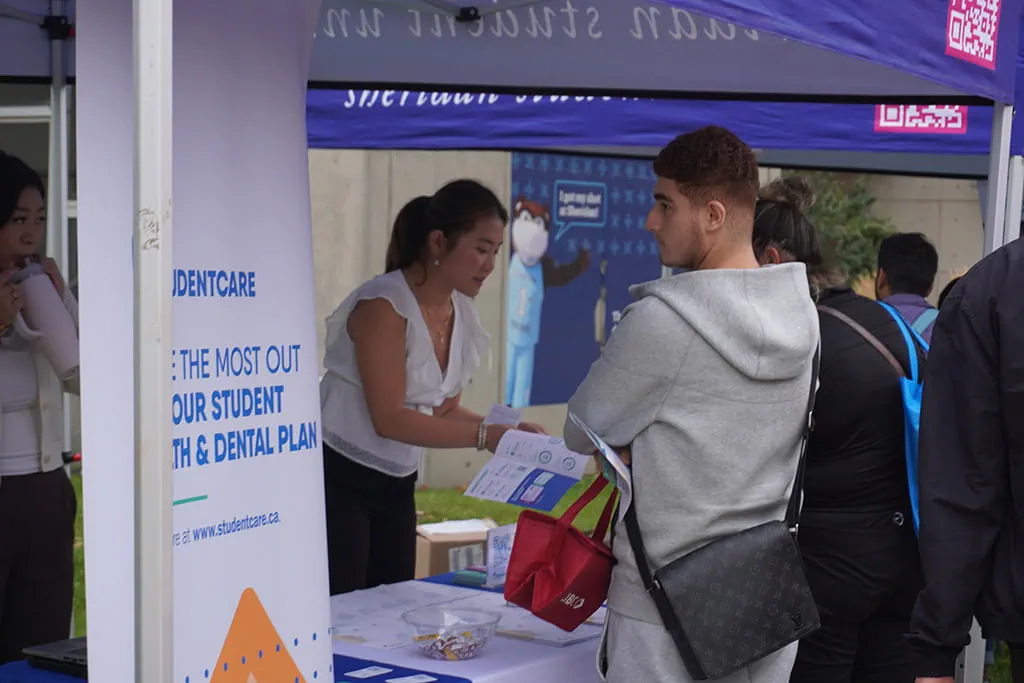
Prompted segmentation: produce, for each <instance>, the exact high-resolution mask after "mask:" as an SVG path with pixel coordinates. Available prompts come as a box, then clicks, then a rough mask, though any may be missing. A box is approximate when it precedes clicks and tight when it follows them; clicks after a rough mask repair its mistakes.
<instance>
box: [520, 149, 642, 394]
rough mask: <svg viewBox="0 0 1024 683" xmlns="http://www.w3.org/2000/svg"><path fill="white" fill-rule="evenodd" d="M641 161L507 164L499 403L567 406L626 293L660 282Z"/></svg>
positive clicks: (524, 157)
mask: <svg viewBox="0 0 1024 683" xmlns="http://www.w3.org/2000/svg"><path fill="white" fill-rule="evenodd" d="M653 187H654V175H653V172H652V171H651V164H650V162H649V161H646V160H644V161H639V160H632V159H615V158H601V157H585V158H580V157H576V156H569V155H561V154H544V153H514V154H513V155H512V197H513V201H514V209H515V211H514V214H515V215H514V216H513V220H512V256H511V262H510V263H509V276H508V278H509V281H508V289H507V291H508V304H507V306H506V311H507V321H506V325H507V327H506V349H505V354H506V355H505V361H506V369H507V373H506V378H505V379H506V381H505V386H506V396H505V399H506V403H508V404H509V405H512V406H513V407H517V408H521V407H525V406H527V405H547V404H557V403H565V402H566V401H567V400H568V399H569V397H570V396H571V395H572V393H573V391H575V389H576V387H577V386H579V384H580V382H581V381H583V378H584V376H586V373H587V370H588V369H589V368H590V365H591V363H593V362H594V361H595V360H597V357H598V354H599V352H600V348H601V344H602V342H603V341H604V340H605V339H607V336H608V334H609V333H610V331H611V329H612V327H613V326H614V324H615V322H616V321H617V320H618V317H619V316H620V315H621V312H622V310H623V309H624V308H625V307H626V306H627V305H628V304H629V303H630V301H631V300H632V299H631V297H630V295H629V291H628V287H629V286H630V285H632V284H636V283H639V282H645V281H648V280H653V279H656V278H658V277H659V276H660V275H661V263H660V261H659V260H658V253H657V247H656V246H655V243H654V240H653V238H652V237H651V235H650V233H648V232H647V230H646V229H645V227H644V224H645V220H646V216H647V212H648V210H649V209H650V207H651V202H652V199H651V191H652V188H653Z"/></svg>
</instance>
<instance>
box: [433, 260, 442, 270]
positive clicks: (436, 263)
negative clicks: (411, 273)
mask: <svg viewBox="0 0 1024 683" xmlns="http://www.w3.org/2000/svg"><path fill="white" fill-rule="evenodd" d="M439 265H441V262H440V261H439V260H437V259H434V267H435V268H437V267H438V266H439Z"/></svg>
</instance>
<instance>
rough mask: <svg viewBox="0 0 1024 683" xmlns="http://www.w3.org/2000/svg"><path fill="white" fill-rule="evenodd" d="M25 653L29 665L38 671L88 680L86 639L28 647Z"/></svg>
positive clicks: (73, 639)
mask: <svg viewBox="0 0 1024 683" xmlns="http://www.w3.org/2000/svg"><path fill="white" fill-rule="evenodd" d="M23 652H24V653H25V656H26V657H27V658H28V663H29V664H30V665H31V666H34V667H36V668H37V669H45V670H47V671H54V672H56V673H62V674H67V675H68V676H74V677H75V678H86V679H87V678H88V671H89V669H88V660H87V658H86V649H85V638H84V637H83V638H72V639H71V640H61V641H58V642H56V643H47V644H46V645H37V646H36V647H26V648H25V649H24V650H23Z"/></svg>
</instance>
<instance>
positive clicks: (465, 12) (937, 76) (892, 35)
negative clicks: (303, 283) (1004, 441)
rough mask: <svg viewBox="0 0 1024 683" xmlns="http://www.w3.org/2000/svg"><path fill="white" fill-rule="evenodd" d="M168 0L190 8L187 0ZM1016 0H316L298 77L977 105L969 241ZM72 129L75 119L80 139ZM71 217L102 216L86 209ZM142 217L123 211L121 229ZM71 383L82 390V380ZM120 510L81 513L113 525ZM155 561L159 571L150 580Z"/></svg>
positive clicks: (146, 37) (33, 8)
mask: <svg viewBox="0 0 1024 683" xmlns="http://www.w3.org/2000/svg"><path fill="white" fill-rule="evenodd" d="M280 1H281V2H287V1H288V0H280ZM174 2H175V0H145V1H144V2H138V3H136V4H135V9H136V13H137V14H136V23H135V26H134V30H135V35H136V38H137V40H138V41H139V45H138V52H137V54H139V55H142V56H144V57H145V58H146V60H147V61H146V63H145V64H144V65H143V67H144V69H145V73H147V74H149V75H150V76H154V78H153V79H152V80H149V81H145V80H143V81H140V82H139V83H138V84H137V86H136V89H135V90H136V92H135V94H136V109H135V117H136V118H135V121H136V125H137V128H138V129H139V131H141V132H140V135H143V134H144V135H143V139H141V140H140V141H139V142H138V143H137V145H138V147H137V149H138V156H137V167H136V169H135V176H134V181H135V186H136V188H137V191H138V192H139V193H140V195H141V196H146V197H149V198H151V199H152V198H153V197H160V198H163V197H164V195H163V194H161V193H162V192H163V191H164V190H166V189H167V188H166V187H165V186H160V185H159V184H160V182H161V181H162V180H163V179H164V178H166V177H169V176H170V171H169V169H170V167H171V166H170V165H171V161H172V159H171V157H172V156H173V155H172V154H171V153H170V152H167V150H164V149H163V148H162V147H161V143H160V139H159V137H158V135H157V133H159V130H155V129H154V127H153V126H152V125H150V126H148V127H147V126H145V125H143V124H153V123H154V122H155V121H166V122H167V123H165V124H164V125H169V122H170V121H171V120H172V118H173V112H172V110H171V108H170V102H171V97H170V95H171V92H172V91H173V86H172V84H171V79H170V78H166V77H163V78H161V77H159V76H161V75H165V74H166V73H167V72H166V71H161V70H162V69H169V65H168V64H167V61H168V60H169V59H170V50H169V48H167V47H166V46H165V45H162V43H161V25H162V24H161V23H160V22H162V21H168V20H169V17H170V16H171V14H170V8H171V6H172V4H173V3H174ZM177 2H179V3H182V4H190V5H191V4H193V2H194V0H177ZM0 3H2V4H4V5H12V4H13V5H14V11H13V12H12V11H7V12H3V13H0V77H14V78H27V79H50V78H51V77H52V78H53V79H54V92H55V93H59V92H63V85H64V78H65V77H66V76H72V75H73V74H74V71H75V70H74V60H73V58H72V56H71V55H70V54H69V52H70V51H67V52H64V51H63V50H59V49H58V47H57V46H56V45H54V43H60V44H61V45H62V46H64V45H67V43H66V41H65V40H63V39H53V40H51V38H52V36H51V35H50V34H49V33H48V32H47V31H46V30H41V29H42V27H44V26H52V25H53V24H54V20H53V19H50V20H48V21H45V22H44V21H42V19H41V18H42V17H43V16H47V15H49V16H57V15H63V14H67V15H70V14H71V10H70V9H68V8H67V7H66V6H65V5H64V3H62V2H57V1H56V0H55V2H54V3H52V4H51V3H50V2H47V1H46V0H0ZM214 4H216V3H214ZM1022 5H1024V0H998V2H992V1H991V0H988V1H986V2H982V1H981V0H948V2H935V0H902V1H901V2H892V1H891V0H862V2H858V3H849V2H846V1H845V0H715V1H711V0H662V1H661V2H647V3H636V2H635V0H634V2H628V1H627V0H540V1H538V0H494V1H493V2H487V3H481V4H480V6H473V5H472V3H471V1H470V0H460V1H458V2H456V1H455V0H453V1H451V2H445V1H443V0H387V2H383V1H380V2H378V1H376V0H325V2H324V3H323V6H322V9H321V14H320V20H319V23H318V30H317V40H316V42H315V45H314V48H313V55H312V61H311V65H310V70H309V81H310V83H311V85H312V86H313V87H325V88H353V89H367V88H369V89H393V90H456V91H460V92H461V91H466V92H497V93H530V94H544V93H553V94H566V93H567V94H570V95H577V94H578V95H584V96H586V95H597V96H603V95H611V96H615V97H658V96H669V97H688V98H693V99H702V100H712V99H725V100H746V101H752V100H753V101H757V100H767V101H808V102H846V103H854V104H878V103H897V104H899V103H902V104H907V103H915V104H929V103H935V102H943V103H947V104H952V105H967V106H977V105H984V104H992V106H993V117H992V126H991V131H992V134H991V143H990V145H991V146H990V171H989V174H988V175H989V178H990V179H991V180H992V183H991V190H990V192H989V198H988V202H987V207H986V215H987V216H988V220H987V225H989V226H990V227H991V229H990V230H989V231H988V232H989V236H988V237H987V239H986V247H987V249H991V248H992V247H994V246H995V245H997V244H999V243H1001V242H1002V238H1003V235H1002V226H1003V222H1004V216H1005V209H1006V206H1005V204H1006V179H1007V171H1008V167H1009V139H1010V127H1011V121H1012V108H1011V106H1010V105H1011V104H1012V102H1013V95H1014V93H1013V86H1014V62H1015V56H1016V54H1015V53H1016V51H1017V50H1016V48H1017V45H1018V32H1019V19H1020V15H1021V7H1022ZM90 11H93V10H92V7H91V5H90V4H89V3H84V4H83V5H82V6H81V7H79V14H80V16H82V17H84V16H85V14H86V13H88V12H90ZM211 11H212V9H211ZM26 12H31V13H34V14H35V15H37V17H39V19H38V20H33V18H32V17H31V16H27V15H26ZM12 15H15V16H14V18H13V19H12ZM18 15H20V16H18ZM94 16H95V15H94ZM26 18H27V19H29V20H28V21H25V19H26ZM730 22H731V23H730ZM65 38H66V36H65ZM258 47H259V49H261V50H273V49H275V46H274V45H260V46H258ZM55 97H58V98H59V95H55ZM88 132H89V131H87V130H82V131H81V137H85V136H86V135H87V134H88ZM158 186H159V187H158ZM168 198H169V196H168ZM141 201H142V200H140V202H141ZM82 227H83V231H84V230H86V229H89V230H96V231H101V230H103V229H104V226H102V225H100V224H99V221H97V224H96V225H90V226H86V225H85V223H84V222H83V223H82ZM144 227H145V226H144V225H142V224H141V222H140V224H139V225H137V227H136V230H137V231H140V230H143V229H144ZM170 232H171V231H170V229H169V227H168V228H167V231H166V233H164V234H162V237H163V238H164V239H166V241H167V243H168V244H169V243H170V241H171V237H172V236H171V234H170ZM137 234H141V235H143V236H145V235H146V233H137ZM143 241H144V240H141V239H140V240H137V242H139V243H141V242H143ZM138 248H139V247H137V249H138ZM146 248H147V250H146V251H141V250H138V251H137V252H136V261H135V263H134V271H135V276H136V288H135V328H136V331H137V339H140V340H142V339H144V340H147V343H145V344H142V343H138V344H136V345H135V356H134V364H135V365H134V368H135V371H136V373H137V375H138V380H137V382H136V383H135V386H134V389H133V395H134V400H135V413H134V424H135V429H136V431H137V433H140V434H144V435H150V436H152V435H153V434H167V433H169V427H167V425H168V424H169V420H170V415H171V410H170V396H169V392H167V385H166V379H165V378H164V376H163V371H162V368H165V367H166V366H167V361H168V359H169V357H170V344H171V339H170V336H171V335H170V334H160V332H161V331H164V332H167V331H169V330H170V329H171V328H170V323H171V321H170V317H171V314H170V311H171V308H172V307H171V293H170V291H169V289H168V288H167V287H166V286H164V285H165V283H167V282H169V281H170V267H171V259H170V258H169V256H168V255H167V254H166V253H164V254H163V255H162V252H166V250H167V247H165V246H162V244H161V243H160V242H159V241H158V242H157V243H153V242H152V241H150V242H147V243H146ZM104 265H105V264H104V262H103V260H102V259H101V258H100V257H99V255H96V254H93V255H90V257H89V258H88V259H85V258H83V259H82V260H81V263H80V270H81V272H82V273H83V274H85V273H86V272H87V271H92V272H94V273H95V272H100V271H102V270H103V269H104ZM274 276H276V277H281V278H284V277H292V276H293V274H291V273H287V272H281V273H278V274H275V275H274ZM272 279H273V277H271V280H272ZM83 280H84V278H83ZM265 284H266V286H269V287H273V286H274V283H273V282H272V281H266V283H265ZM83 300H85V297H84V296H83ZM91 333H93V334H95V332H91ZM149 342H152V343H149ZM86 362H89V361H86ZM83 394H84V395H88V387H85V388H84V389H83ZM101 436H102V435H96V434H94V436H93V438H94V442H93V443H86V444H85V448H86V449H88V450H96V451H97V452H104V451H105V450H106V449H105V448H104V444H102V443H99V441H100V440H101ZM149 446H150V447H149V448H148V450H146V451H145V452H144V453H140V454H138V455H137V456H136V461H135V466H136V468H137V469H138V470H144V471H143V472H142V474H140V475H139V477H140V481H142V482H143V483H144V484H145V485H146V486H147V487H148V488H149V490H150V491H158V492H159V494H151V495H147V496H141V495H139V489H136V496H137V505H138V509H139V513H138V515H139V516H138V518H137V519H139V520H144V521H145V524H143V523H141V522H140V523H139V524H136V525H135V529H134V536H135V539H136V548H137V549H138V554H137V556H136V573H137V576H138V577H141V578H146V579H147V581H141V582H140V583H139V584H138V585H140V586H143V587H145V588H146V591H147V594H146V595H141V596H139V597H138V598H137V601H136V604H137V608H138V611H137V614H136V619H137V624H136V631H135V642H137V643H139V644H140V646H139V647H136V648H135V656H136V657H137V658H138V659H139V668H138V670H139V671H140V672H144V675H143V678H144V679H145V680H153V681H157V680H169V679H168V678H167V675H168V674H167V672H168V666H167V663H168V662H169V661H170V660H171V657H170V656H169V654H170V653H169V650H170V639H169V637H168V636H167V635H166V633H167V630H168V625H167V624H166V623H165V620H164V615H162V614H161V613H160V607H161V605H167V604H169V595H170V592H171V585H170V581H169V577H170V576H171V571H170V569H171V562H170V548H169V547H168V546H169V541H170V536H169V534H168V535H167V538H166V541H162V539H164V535H163V532H164V530H166V529H167V528H169V526H168V520H169V518H170V514H171V505H170V502H171V500H170V495H169V487H168V486H167V485H166V483H167V482H168V481H170V479H171V477H172V471H171V463H172V458H171V454H170V447H171V446H170V443H163V442H162V441H160V440H157V441H154V442H152V443H151V444H149ZM89 495H91V494H90V492H89V490H88V488H87V492H86V497H87V498H88V497H89ZM92 495H100V494H99V493H98V492H97V493H95V494H92ZM124 522H125V520H124V519H123V518H121V519H110V520H99V519H92V520H90V522H89V523H90V524H95V525H96V526H97V528H100V527H102V526H104V525H119V526H120V528H124ZM143 548H145V549H146V552H143V550H142V549H143ZM147 571H149V572H151V573H147ZM154 574H155V575H157V576H160V577H164V579H165V580H163V581H157V582H154V581H152V580H149V579H151V577H152V575H154ZM107 637H108V638H113V637H115V636H113V635H109V636H107ZM142 644H145V645H146V646H145V647H143V646H142ZM122 645H123V644H122ZM91 650H92V644H90V651H91Z"/></svg>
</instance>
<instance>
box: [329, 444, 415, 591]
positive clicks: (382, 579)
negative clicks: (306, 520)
mask: <svg viewBox="0 0 1024 683" xmlns="http://www.w3.org/2000/svg"><path fill="white" fill-rule="evenodd" d="M324 487H325V490H324V493H325V498H326V500H325V502H326V507H327V560H328V563H329V572H330V581H331V595H338V594H340V593H348V592H350V591H354V590H359V589H360V588H373V587H374V586H379V585H381V584H385V583H398V582H400V581H409V580H411V579H412V578H413V575H414V574H415V571H416V496H415V493H416V475H415V474H412V475H409V476H408V477H401V478H399V477H391V476H388V475H386V474H382V473H381V472H378V471H376V470H373V469H370V468H369V467H364V466H363V465H360V464H358V463H356V462H353V461H352V460H349V459H348V458H346V457H345V456H344V455H342V454H341V453H338V452H337V451H335V450H334V449H332V448H331V447H330V446H328V445H327V444H324Z"/></svg>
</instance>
